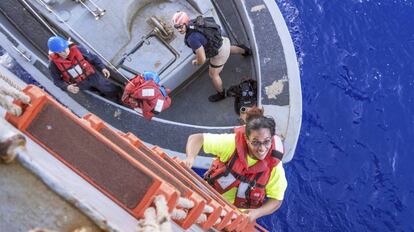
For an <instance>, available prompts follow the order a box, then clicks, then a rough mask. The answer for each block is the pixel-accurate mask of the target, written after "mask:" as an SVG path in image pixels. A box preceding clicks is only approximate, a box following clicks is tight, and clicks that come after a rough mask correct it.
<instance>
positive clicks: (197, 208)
mask: <svg viewBox="0 0 414 232" xmlns="http://www.w3.org/2000/svg"><path fill="white" fill-rule="evenodd" d="M83 118H84V119H85V120H86V121H87V122H88V123H90V125H91V127H92V128H93V129H95V130H96V131H97V132H98V133H100V131H101V130H103V129H106V130H107V131H109V132H110V133H111V134H112V136H114V137H116V138H118V139H119V140H121V141H122V143H123V145H125V146H127V147H128V148H130V149H131V150H132V151H133V152H134V154H135V155H136V156H138V157H139V159H141V160H145V161H146V162H148V163H150V164H152V165H153V166H155V167H156V168H157V169H158V170H157V171H159V172H162V173H163V174H164V175H165V176H169V178H171V179H173V180H175V182H176V184H179V185H180V189H183V190H184V192H181V195H182V196H183V197H185V198H188V199H190V200H191V201H192V202H193V203H194V207H193V208H191V209H190V210H188V213H187V217H186V218H185V219H183V220H179V221H176V222H177V224H178V225H180V226H181V227H182V228H184V229H188V228H190V227H191V226H192V225H193V224H194V223H195V222H196V221H197V219H198V218H199V217H200V215H201V214H202V212H203V210H204V207H205V205H206V201H205V200H204V199H203V198H202V197H201V196H200V195H198V194H197V193H195V192H194V191H192V190H191V189H189V188H188V187H187V186H185V185H183V184H182V183H181V182H180V180H178V179H177V178H176V177H175V176H174V175H171V174H170V173H168V172H167V171H166V170H165V169H164V168H163V167H162V165H163V164H162V163H156V162H155V161H153V160H152V159H150V158H149V157H147V156H146V155H144V154H143V153H142V152H141V151H140V150H138V149H137V148H136V147H134V146H133V145H132V144H131V143H130V142H129V141H128V139H126V138H124V137H123V136H122V133H120V132H117V131H114V130H112V129H111V128H110V127H108V126H107V125H106V124H105V123H104V121H103V120H101V119H100V118H98V117H97V116H95V115H93V114H87V115H85V116H84V117H83ZM108 139H110V138H108ZM112 142H113V143H116V141H112ZM118 142H119V141H118ZM120 148H121V149H122V147H120ZM155 155H156V154H154V156H155ZM131 157H132V158H133V159H135V160H136V161H138V162H141V161H140V160H138V159H136V158H134V157H133V156H131ZM143 165H144V164H143ZM164 181H165V180H164ZM173 185H174V184H173ZM218 213H220V212H218Z"/></svg>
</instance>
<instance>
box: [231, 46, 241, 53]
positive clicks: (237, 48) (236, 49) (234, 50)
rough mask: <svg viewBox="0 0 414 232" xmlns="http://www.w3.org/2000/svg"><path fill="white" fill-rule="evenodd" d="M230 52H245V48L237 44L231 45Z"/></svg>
mask: <svg viewBox="0 0 414 232" xmlns="http://www.w3.org/2000/svg"><path fill="white" fill-rule="evenodd" d="M230 53H231V54H243V53H244V49H243V48H241V47H238V46H235V45H231V47H230Z"/></svg>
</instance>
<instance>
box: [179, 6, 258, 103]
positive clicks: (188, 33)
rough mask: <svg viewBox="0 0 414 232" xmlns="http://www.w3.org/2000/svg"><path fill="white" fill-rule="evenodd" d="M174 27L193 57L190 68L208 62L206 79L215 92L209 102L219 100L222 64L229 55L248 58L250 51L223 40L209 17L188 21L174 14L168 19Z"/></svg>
mask: <svg viewBox="0 0 414 232" xmlns="http://www.w3.org/2000/svg"><path fill="white" fill-rule="evenodd" d="M172 23H173V25H174V28H175V29H177V30H178V32H179V33H181V34H185V39H184V42H185V44H186V45H187V46H188V47H190V48H191V49H192V50H193V52H194V53H195V54H196V59H195V60H193V61H192V63H193V65H202V64H204V63H205V62H206V60H209V70H208V71H209V72H208V73H209V76H210V78H211V80H212V81H213V85H214V88H215V89H216V91H217V93H216V94H213V95H211V96H209V98H208V100H209V101H210V102H217V101H221V100H223V99H224V98H225V97H226V95H225V89H224V88H223V82H222V80H221V77H220V72H221V71H222V70H223V66H224V64H225V63H226V62H227V60H228V58H229V56H230V53H234V54H241V55H242V56H250V55H251V54H252V52H251V50H250V48H248V47H246V46H245V45H238V46H233V45H231V44H230V40H229V38H227V37H223V36H222V35H221V29H220V26H219V25H218V24H217V23H215V21H214V18H212V17H202V16H198V17H197V18H195V19H193V20H191V19H190V17H189V16H188V15H187V13H185V12H184V11H178V12H176V13H175V14H174V16H173V18H172Z"/></svg>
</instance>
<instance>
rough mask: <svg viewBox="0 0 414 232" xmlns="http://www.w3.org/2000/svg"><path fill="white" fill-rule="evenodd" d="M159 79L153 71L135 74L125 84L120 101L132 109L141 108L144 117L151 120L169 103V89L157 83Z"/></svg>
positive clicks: (168, 105)
mask: <svg viewBox="0 0 414 232" xmlns="http://www.w3.org/2000/svg"><path fill="white" fill-rule="evenodd" d="M159 81H160V79H159V77H158V76H157V75H156V74H155V73H153V72H144V74H143V75H142V76H141V75H137V76H136V77H134V78H133V79H132V80H130V82H129V83H128V84H127V85H126V86H125V89H124V94H123V95H122V102H124V103H125V104H127V105H129V106H131V107H132V108H133V109H137V108H139V109H141V110H142V114H143V116H144V118H146V119H148V120H151V119H152V117H153V116H154V115H156V114H159V113H161V112H162V111H165V110H166V109H167V108H168V107H170V105H171V98H170V97H169V96H168V94H169V92H170V90H169V89H168V88H165V87H164V86H161V85H159Z"/></svg>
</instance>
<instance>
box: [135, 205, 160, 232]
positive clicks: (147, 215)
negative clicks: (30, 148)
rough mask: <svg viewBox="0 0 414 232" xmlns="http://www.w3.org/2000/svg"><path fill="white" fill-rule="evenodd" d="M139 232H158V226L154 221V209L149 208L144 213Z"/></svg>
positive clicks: (155, 220)
mask: <svg viewBox="0 0 414 232" xmlns="http://www.w3.org/2000/svg"><path fill="white" fill-rule="evenodd" d="M140 226H141V227H140V228H139V229H138V231H139V232H157V231H160V229H159V225H158V223H157V219H156V213H155V208H154V207H149V208H147V209H146V210H145V212H144V219H143V220H142V221H141V223H140Z"/></svg>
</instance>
